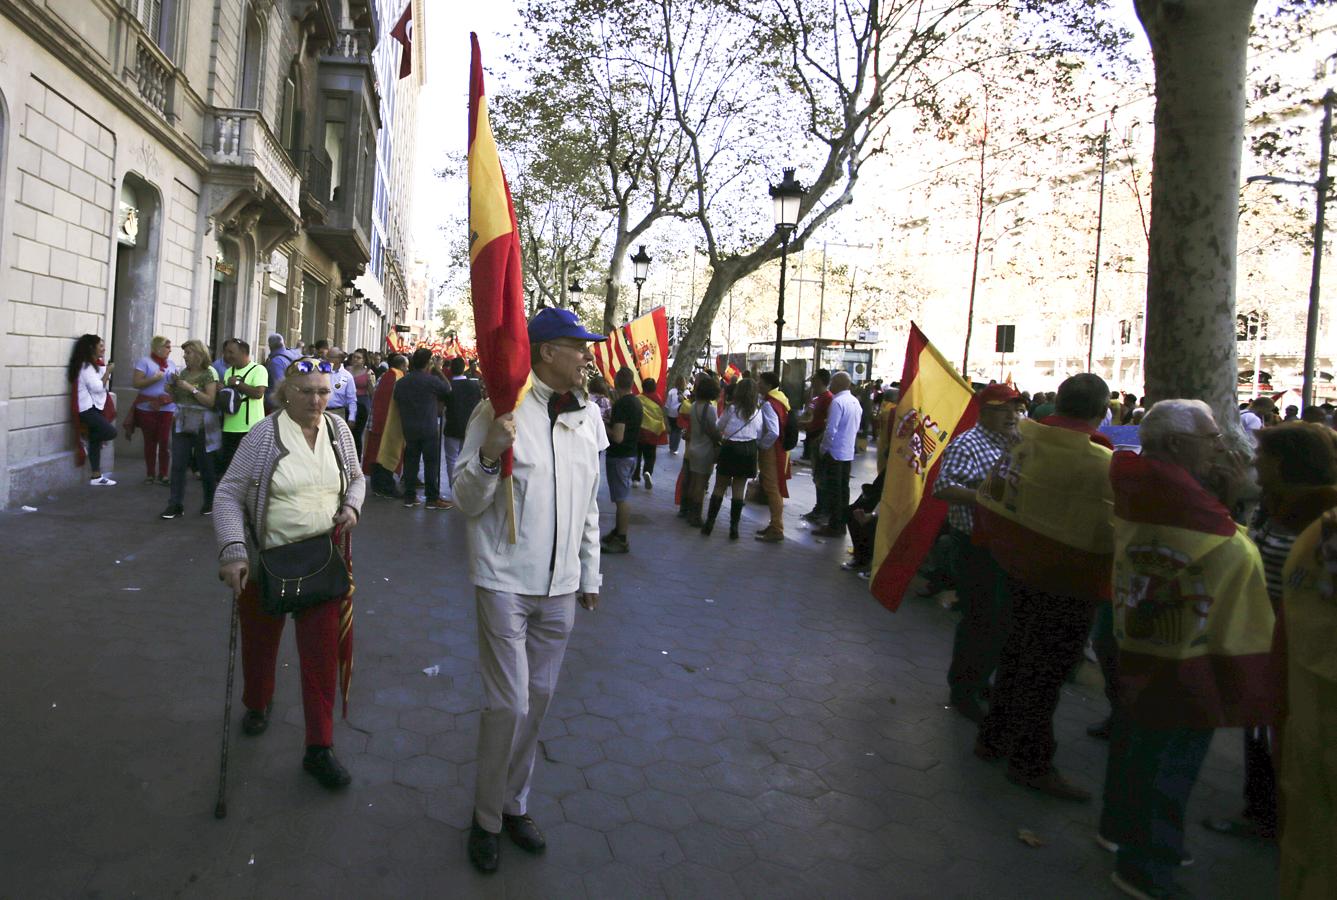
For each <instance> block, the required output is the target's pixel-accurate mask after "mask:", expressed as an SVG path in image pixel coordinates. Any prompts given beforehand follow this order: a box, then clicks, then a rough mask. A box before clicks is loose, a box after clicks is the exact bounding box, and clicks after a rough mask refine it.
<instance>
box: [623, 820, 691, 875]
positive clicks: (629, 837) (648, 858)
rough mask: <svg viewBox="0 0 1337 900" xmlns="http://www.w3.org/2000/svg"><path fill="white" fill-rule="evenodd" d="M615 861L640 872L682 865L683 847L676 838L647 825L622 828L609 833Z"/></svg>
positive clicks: (639, 823)
mask: <svg viewBox="0 0 1337 900" xmlns="http://www.w3.org/2000/svg"><path fill="white" fill-rule="evenodd" d="M608 845H609V846H610V847H611V848H612V850H613V858H614V859H617V860H618V861H620V862H624V863H627V864H628V865H631V866H635V867H637V868H638V869H664V868H668V867H669V866H675V865H677V864H678V863H680V862H682V861H683V859H684V857H683V854H682V848H680V847H679V846H678V842H677V841H675V840H674V839H673V835H671V834H669V833H668V832H667V831H662V830H660V829H658V828H654V827H652V826H650V825H646V824H645V823H644V822H632V823H631V824H629V825H621V826H619V827H618V828H615V829H613V830H612V831H610V832H609V833H608Z"/></svg>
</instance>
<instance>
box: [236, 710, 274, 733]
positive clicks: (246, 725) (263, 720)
mask: <svg viewBox="0 0 1337 900" xmlns="http://www.w3.org/2000/svg"><path fill="white" fill-rule="evenodd" d="M273 709H274V704H272V703H271V704H269V706H266V707H265V708H264V709H263V710H260V709H248V710H246V715H244V716H242V717H241V733H242V734H247V735H250V736H251V737H256V736H257V735H261V734H264V733H265V729H267V728H268V727H269V714H270V712H271V711H273Z"/></svg>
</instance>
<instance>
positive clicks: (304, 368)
mask: <svg viewBox="0 0 1337 900" xmlns="http://www.w3.org/2000/svg"><path fill="white" fill-rule="evenodd" d="M333 371H334V366H332V365H330V364H329V363H328V362H326V361H325V360H323V359H316V358H314V357H311V356H304V357H302V358H301V359H299V360H296V361H294V362H293V364H292V365H290V366H288V371H287V372H285V373H283V374H284V376H285V377H286V376H288V375H291V374H293V373H294V372H296V373H298V374H301V375H310V374H311V373H312V372H324V373H325V374H326V375H328V374H330V373H331V372H333Z"/></svg>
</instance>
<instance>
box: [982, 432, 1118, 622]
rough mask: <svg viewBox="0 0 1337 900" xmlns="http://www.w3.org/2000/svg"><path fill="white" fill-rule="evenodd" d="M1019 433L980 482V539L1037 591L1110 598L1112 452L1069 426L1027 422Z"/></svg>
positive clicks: (1000, 562) (1002, 563)
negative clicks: (1018, 438) (1010, 447)
mask: <svg viewBox="0 0 1337 900" xmlns="http://www.w3.org/2000/svg"><path fill="white" fill-rule="evenodd" d="M1017 430H1018V432H1019V433H1020V435H1021V439H1020V440H1019V441H1018V442H1017V443H1016V444H1015V445H1013V447H1012V449H1011V450H1009V451H1008V452H1007V453H1006V454H1005V455H1004V456H1003V457H1002V459H1000V460H999V461H998V464H997V465H996V466H995V467H994V469H993V471H992V472H990V473H989V476H988V477H987V478H986V479H985V480H984V481H983V483H981V485H980V488H979V492H978V504H977V506H976V508H975V509H976V515H975V521H976V525H975V539H976V540H977V541H978V542H979V543H981V544H983V545H985V546H987V547H988V548H989V552H990V553H992V554H993V557H994V559H995V560H996V561H997V562H998V565H999V566H1001V567H1002V569H1003V570H1004V571H1005V572H1007V573H1009V574H1010V575H1012V576H1013V577H1014V578H1017V579H1018V580H1020V581H1023V582H1025V583H1026V584H1027V585H1029V586H1030V587H1032V588H1035V589H1036V590H1041V591H1048V592H1051V593H1055V594H1063V595H1066V596H1073V597H1103V598H1108V597H1109V595H1110V565H1111V561H1112V556H1111V554H1112V553H1113V551H1114V532H1113V523H1112V521H1111V516H1112V513H1113V494H1112V491H1111V488H1110V478H1109V471H1110V451H1109V449H1108V448H1107V447H1105V446H1103V445H1101V444H1098V443H1096V442H1094V441H1093V440H1092V438H1091V433H1090V432H1089V431H1079V430H1076V429H1075V428H1072V427H1064V426H1062V425H1045V424H1041V423H1039V422H1035V421H1032V420H1030V419H1023V420H1022V421H1021V422H1020V423H1019V425H1018V427H1017ZM1097 437H1099V435H1097Z"/></svg>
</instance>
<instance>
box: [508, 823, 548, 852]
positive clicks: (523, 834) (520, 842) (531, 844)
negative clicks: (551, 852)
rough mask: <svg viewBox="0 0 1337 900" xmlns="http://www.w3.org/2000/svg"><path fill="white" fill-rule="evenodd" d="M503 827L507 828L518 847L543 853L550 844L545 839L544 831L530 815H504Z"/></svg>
mask: <svg viewBox="0 0 1337 900" xmlns="http://www.w3.org/2000/svg"><path fill="white" fill-rule="evenodd" d="M501 827H502V828H504V829H506V833H507V834H508V835H510V836H511V840H512V841H514V842H515V845H516V846H517V847H519V848H520V849H521V850H524V851H526V852H528V853H542V852H543V850H544V848H545V847H547V846H548V842H547V841H545V840H544V839H543V832H541V831H539V827H538V826H537V825H535V824H534V820H533V819H531V818H529V816H508V815H502V817H501Z"/></svg>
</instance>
